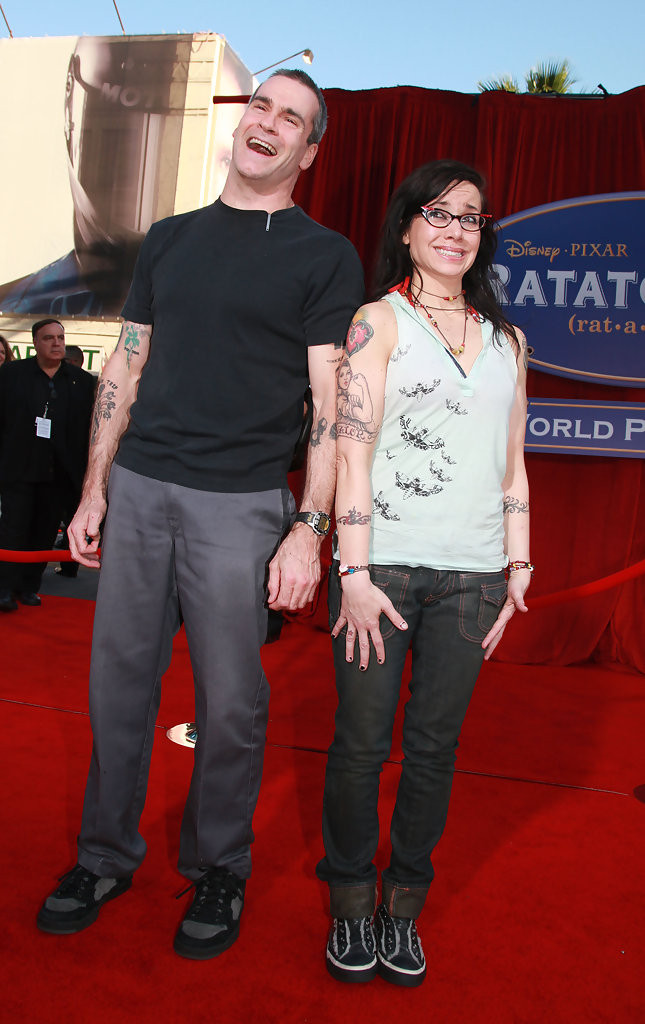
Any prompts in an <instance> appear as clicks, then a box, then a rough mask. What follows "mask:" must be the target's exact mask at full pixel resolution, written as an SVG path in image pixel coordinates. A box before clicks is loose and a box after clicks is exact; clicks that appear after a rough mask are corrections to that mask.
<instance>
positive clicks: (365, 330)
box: [347, 320, 374, 356]
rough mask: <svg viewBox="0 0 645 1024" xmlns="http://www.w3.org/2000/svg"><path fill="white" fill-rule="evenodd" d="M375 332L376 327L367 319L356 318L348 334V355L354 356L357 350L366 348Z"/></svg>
mask: <svg viewBox="0 0 645 1024" xmlns="http://www.w3.org/2000/svg"><path fill="white" fill-rule="evenodd" d="M373 334H374V328H373V327H372V325H371V324H370V323H368V322H367V320H356V321H355V322H354V323H353V324H352V325H351V327H350V329H349V332H348V334H347V355H348V356H353V355H354V353H355V352H359V351H360V349H362V348H365V346H366V345H367V343H368V341H369V340H370V338H372V336H373Z"/></svg>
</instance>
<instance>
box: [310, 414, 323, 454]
mask: <svg viewBox="0 0 645 1024" xmlns="http://www.w3.org/2000/svg"><path fill="white" fill-rule="evenodd" d="M326 430H327V420H326V419H325V417H324V416H321V417H320V419H319V420H318V422H317V423H315V424H314V426H313V427H312V430H311V436H310V438H309V444H310V445H311V447H312V448H317V447H318V445H319V444H320V442H321V441H322V436H323V434H324V433H325V431H326Z"/></svg>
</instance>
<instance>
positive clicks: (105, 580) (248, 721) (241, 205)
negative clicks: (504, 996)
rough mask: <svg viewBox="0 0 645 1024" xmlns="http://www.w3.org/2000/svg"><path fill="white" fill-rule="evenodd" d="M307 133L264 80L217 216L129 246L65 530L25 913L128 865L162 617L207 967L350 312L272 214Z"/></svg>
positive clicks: (253, 795) (185, 838)
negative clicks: (51, 876)
mask: <svg viewBox="0 0 645 1024" xmlns="http://www.w3.org/2000/svg"><path fill="white" fill-rule="evenodd" d="M325 125H326V109H325V103H324V99H323V97H322V94H321V93H320V91H319V90H318V88H317V86H316V85H315V84H314V83H313V82H312V80H311V79H310V78H309V76H308V75H306V74H305V73H304V72H301V71H287V72H285V71H278V72H276V73H275V75H272V76H271V77H270V78H269V79H268V80H267V82H265V83H264V84H263V85H261V86H260V87H259V89H258V90H257V92H256V93H255V95H254V96H253V97H252V98H251V102H250V103H249V106H248V107H247V109H246V112H245V114H244V116H243V117H242V120H241V121H240V124H239V126H238V128H237V129H236V131H235V133H234V140H233V155H232V161H231V167H230V170H229V175H228V178H227V181H226V185H225V187H224V190H223V192H222V196H221V199H220V200H218V201H217V202H216V203H214V204H213V205H212V206H210V207H207V208H206V209H204V210H198V211H195V212H193V213H189V214H183V215H181V216H178V217H172V218H169V219H167V220H165V221H161V222H160V223H158V224H155V225H153V227H152V228H151V230H150V232H149V234H148V236H147V238H146V240H145V241H144V243H143V246H142V248H141V252H140V255H139V259H138V262H137V267H136V269H135V274H134V279H133V282H132V287H131V289H130V293H129V295H128V298H127V301H126V304H125V307H124V310H123V316H124V319H125V322H124V324H123V328H122V331H121V335H120V338H119V341H118V343H117V347H116V350H115V352H114V354H113V355H112V356H111V358H110V359H109V360H108V362H107V364H106V366H105V370H104V372H103V373H102V375H101V378H100V380H99V385H98V391H97V398H96V404H95V411H94V420H93V426H92V431H91V438H90V458H89V463H88V472H87V475H86V479H85V483H84V487H83V495H82V498H81V503H80V506H79V509H78V511H77V513H76V516H75V518H74V520H73V522H72V524H71V526H70V530H69V534H70V545H71V550H72V553H73V554H74V556H75V557H76V558H77V559H78V560H79V561H80V562H81V563H82V564H84V565H97V564H98V545H99V529H100V525H101V522H102V520H103V517H104V515H105V510H106V499H107V498H109V511H108V514H107V519H106V525H105V531H104V535H103V548H102V570H101V580H100V586H99V592H98V597H97V607H96V616H95V624H94V636H93V643H92V666H91V672H90V714H91V722H92V729H93V733H94V747H93V752H92V762H91V766H90V773H89V778H88V783H87V789H86V795H85V804H84V810H83V820H82V825H81V831H80V835H79V840H78V851H79V852H78V864H77V865H76V867H75V868H73V869H72V871H71V872H69V874H68V875H66V876H65V877H64V878H63V880H62V882H61V885H60V886H59V887H58V888H57V889H56V890H55V892H54V893H53V894H52V895H51V896H50V897H49V898H48V899H47V900H46V901H45V904H44V905H43V907H42V908H41V911H40V913H39V915H38V924H39V926H40V927H41V928H42V929H43V930H45V931H50V932H54V933H58V934H60V933H63V932H75V931H80V930H81V929H82V928H85V927H87V926H88V925H89V924H91V923H92V922H93V921H94V920H95V919H96V917H97V915H98V913H99V910H100V909H101V907H102V905H103V903H105V902H107V901H108V900H110V899H113V898H114V897H116V896H119V895H120V894H121V893H123V892H125V891H126V890H127V889H128V888H129V886H130V884H131V881H132V874H133V872H134V870H135V869H136V868H137V867H138V866H139V865H140V863H141V861H142V860H143V857H144V855H145V849H146V846H145V842H144V840H143V838H142V836H141V835H140V834H139V818H140V815H141V811H142V809H143V803H144V800H145V791H146V784H147V774H148V766H149V760H150V753H151V748H152V736H153V732H154V722H155V719H156V714H157V710H158V706H159V694H160V682H161V677H162V675H163V673H164V671H165V669H166V667H167V665H168V662H169V660H170V653H171V645H172V637H173V634H174V632H175V631H176V629H177V628H178V624H179V617H180V607H181V615H182V616H183V619H184V621H185V623H186V634H187V637H188V643H189V648H190V654H191V661H192V666H193V673H194V677H195V693H196V703H195V721H196V722H197V727H198V739H197V743H196V746H195V766H194V771H193V777H192V781H191V786H190V792H189V795H188V800H187V803H186V808H185V812H184V819H183V823H182V829H181V842H180V857H179V868H180V871H181V872H182V873H183V874H184V875H185V876H186V877H187V878H188V879H190V880H191V881H192V882H193V883H194V886H195V895H194V899H193V901H192V904H191V906H190V908H189V909H188V912H187V914H186V916H185V918H184V920H183V922H182V924H181V926H180V928H179V930H178V932H177V934H176V936H175V943H174V948H175V950H176V952H177V953H179V954H180V955H182V956H186V957H189V958H193V959H208V958H210V957H213V956H217V955H218V954H219V953H221V952H222V951H223V950H225V949H227V948H228V947H229V946H230V945H232V943H233V942H234V941H235V939H236V938H237V935H238V931H239V921H240V914H241V910H242V905H243V901H244V889H245V883H246V879H247V878H248V877H249V875H250V873H251V855H250V844H251V842H252V839H253V832H252V817H253V811H254V808H255V803H256V800H257V796H258V791H259V786H260V777H261V773H262V757H263V750H264V737H265V731H266V723H267V717H268V694H269V688H268V684H267V681H266V678H265V676H264V673H263V671H262V664H261V661H260V646H261V644H262V642H263V640H264V638H265V636H266V627H267V616H268V609H275V610H280V609H289V610H295V609H297V608H301V607H303V606H304V605H306V604H307V603H308V602H309V601H310V600H311V599H312V597H313V595H314V593H315V590H316V587H317V586H318V583H319V579H320V558H319V555H320V545H321V541H322V537H323V536H324V535H325V533H326V532H327V530H328V529H329V512H330V509H331V503H332V499H333V492H334V483H335V454H336V453H335V441H334V437H335V433H334V429H333V425H334V422H335V394H336V386H335V371H336V367H337V365H338V363H339V361H340V358H341V352H340V348H341V346H342V342H343V339H344V337H345V333H346V330H347V328H348V326H349V323H350V320H351V317H352V315H353V313H354V311H355V309H356V308H357V307H358V306H359V305H360V303H361V301H362V298H363V295H362V290H363V285H362V271H361V268H360V263H359V261H358V257H357V255H356V253H355V251H354V249H353V248H352V246H351V245H350V244H349V242H348V241H347V240H346V239H344V238H342V236H340V235H338V234H336V233H334V232H331V231H328V230H326V229H325V228H322V227H321V226H320V225H318V224H315V223H314V222H313V221H311V220H310V219H309V218H308V217H306V215H305V214H304V213H303V212H302V210H300V209H299V208H298V207H296V206H295V205H294V203H293V200H292V198H291V195H292V192H293V188H294V186H295V183H296V180H297V178H298V175H299V173H300V171H302V170H305V169H306V168H307V167H309V166H310V165H311V163H312V161H313V160H314V158H315V155H316V152H317V149H318V143H319V141H320V139H321V137H322V135H323V132H324V130H325ZM308 382H310V383H311V393H312V401H313V409H314V430H313V432H312V441H311V444H310V447H309V453H308V465H307V475H306V481H305V486H304V492H303V497H302V502H301V512H300V513H299V514H298V515H296V510H295V506H294V501H293V497H292V495H291V494H290V492H289V491H288V488H287V483H286V476H287V470H288V468H289V463H290V460H291V456H292V454H293V449H294V446H295V444H296V441H297V439H298V432H299V426H300V422H301V419H302V409H303V395H304V393H305V389H306V386H307V384H308ZM117 449H118V453H117ZM108 477H109V490H108V489H107V482H108ZM294 520H295V521H294Z"/></svg>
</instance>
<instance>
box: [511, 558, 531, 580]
mask: <svg viewBox="0 0 645 1024" xmlns="http://www.w3.org/2000/svg"><path fill="white" fill-rule="evenodd" d="M518 569H528V570H529V572H530V573H531V576H532V575H533V573H534V572H535V566H534V565H533V564H532V563H531V562H509V563H508V565H507V566H506V579H508V577H509V576H510V574H511V573H512V572H517V570H518Z"/></svg>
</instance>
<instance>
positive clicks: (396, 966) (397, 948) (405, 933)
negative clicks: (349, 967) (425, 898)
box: [374, 903, 426, 988]
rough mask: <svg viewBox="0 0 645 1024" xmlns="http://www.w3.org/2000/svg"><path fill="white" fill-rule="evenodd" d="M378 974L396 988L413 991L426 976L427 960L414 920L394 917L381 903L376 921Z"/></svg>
mask: <svg viewBox="0 0 645 1024" xmlns="http://www.w3.org/2000/svg"><path fill="white" fill-rule="evenodd" d="M374 928H375V931H376V956H377V959H378V973H379V974H380V975H381V977H382V978H385V979H386V981H391V982H392V983H393V984H394V985H405V986H406V987H407V988H414V987H415V986H416V985H420V984H421V982H422V981H423V979H424V978H425V976H426V958H425V957H424V955H423V950H422V948H421V941H420V939H419V935H418V933H417V925H416V921H414V920H413V919H412V918H411V917H391V916H390V914H388V912H387V910H386V909H385V907H384V906H383V904H382V903H381V905H380V907H379V908H378V909H377V911H376V916H375V918H374Z"/></svg>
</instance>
